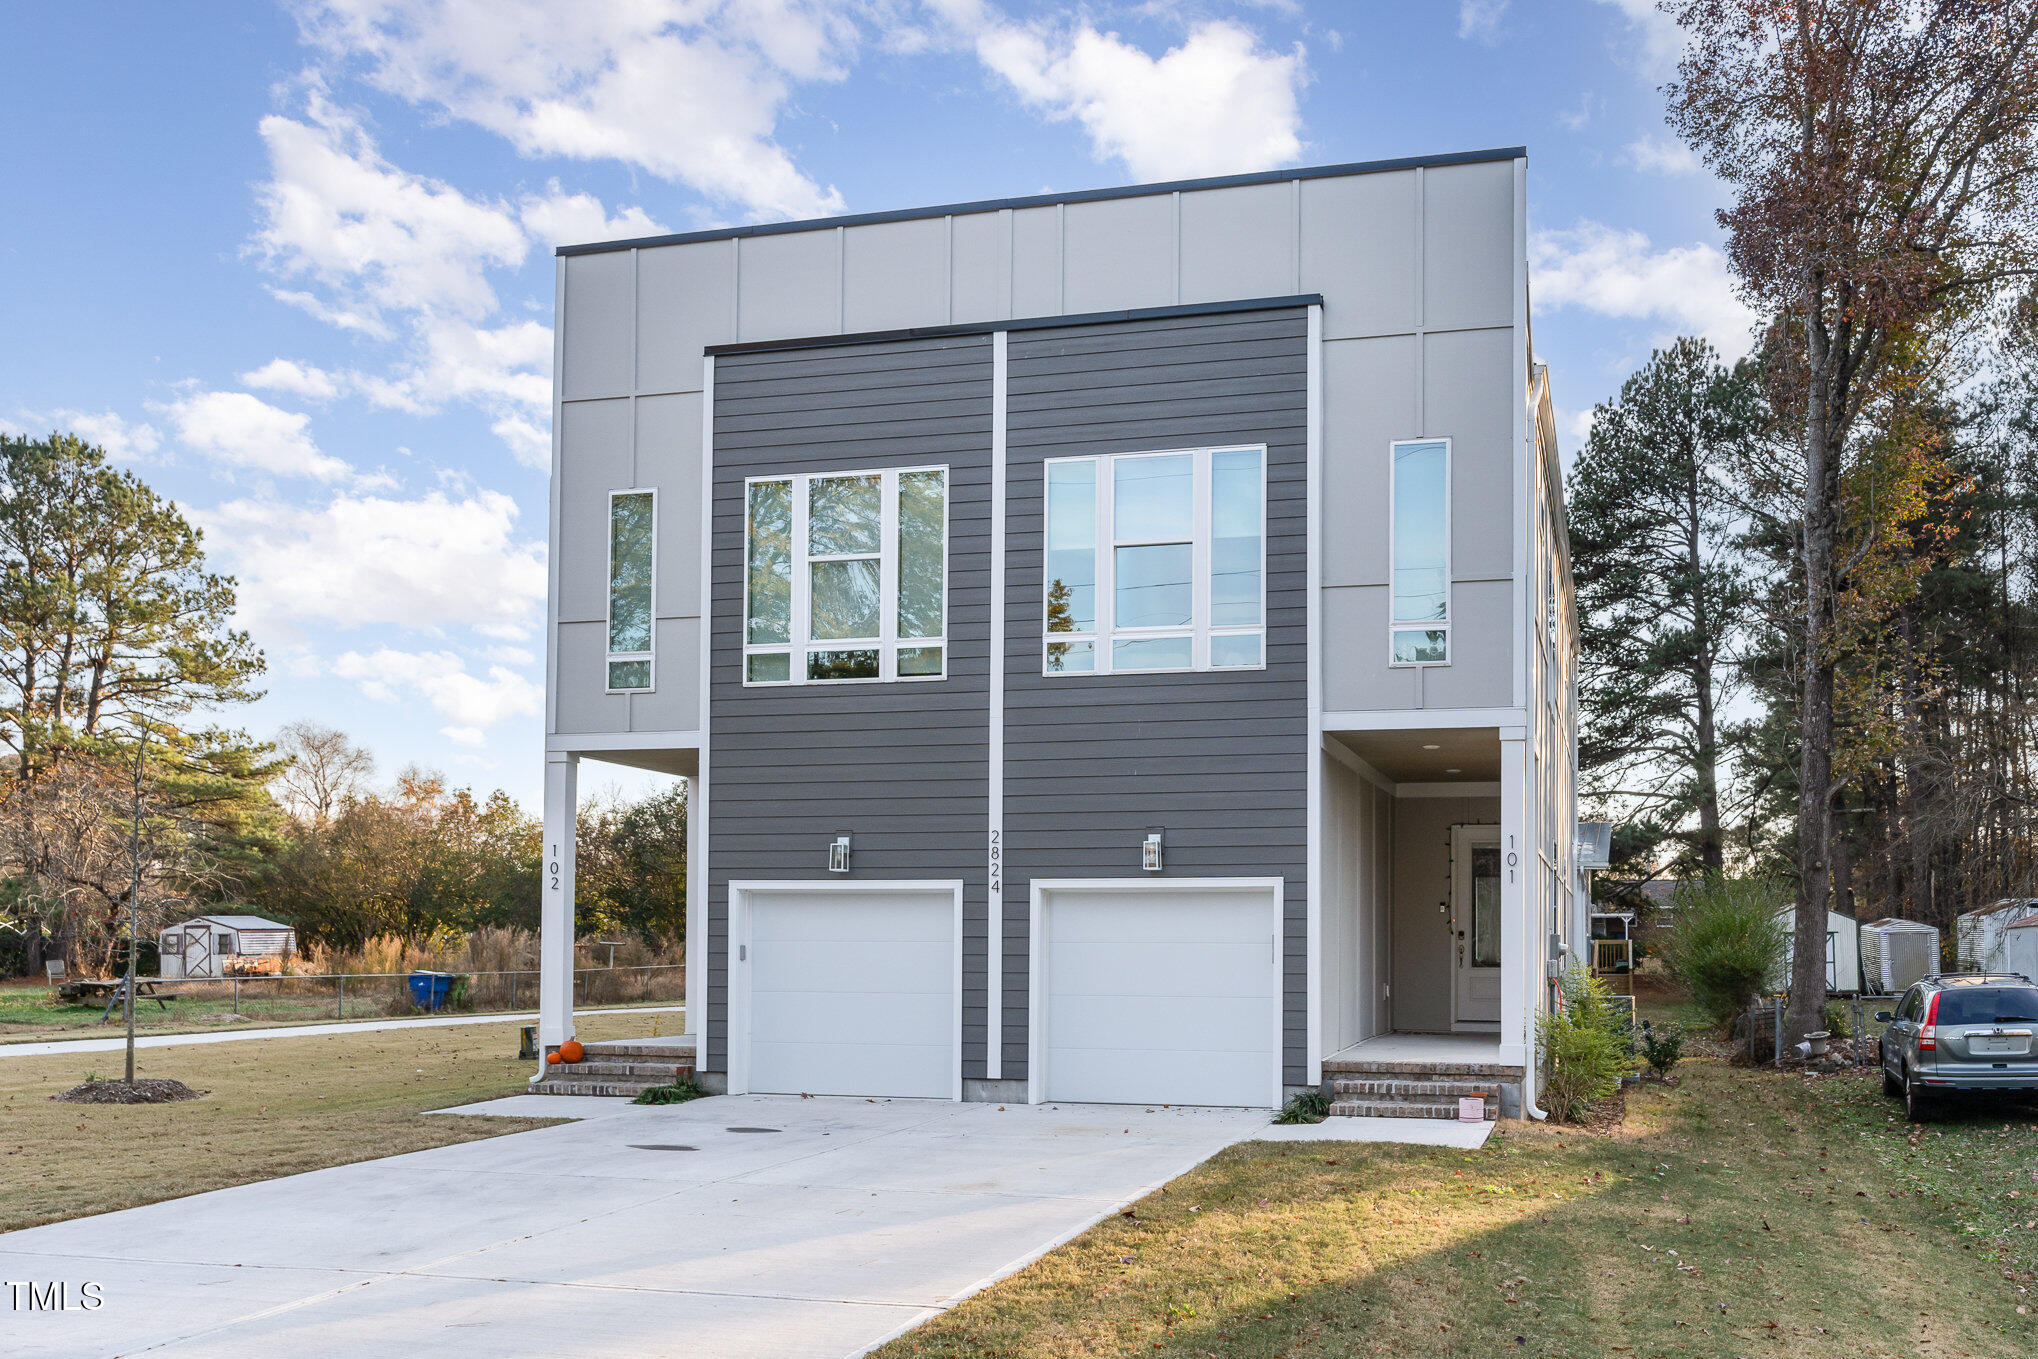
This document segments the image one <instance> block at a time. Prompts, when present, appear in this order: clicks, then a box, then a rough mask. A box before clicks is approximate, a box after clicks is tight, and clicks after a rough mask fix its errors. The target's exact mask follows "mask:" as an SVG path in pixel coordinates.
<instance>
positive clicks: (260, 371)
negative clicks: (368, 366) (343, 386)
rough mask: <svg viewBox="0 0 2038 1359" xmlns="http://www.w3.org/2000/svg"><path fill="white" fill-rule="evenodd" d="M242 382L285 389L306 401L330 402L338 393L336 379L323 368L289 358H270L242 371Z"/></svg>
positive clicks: (338, 388) (263, 388) (273, 390)
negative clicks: (244, 371) (259, 365)
mask: <svg viewBox="0 0 2038 1359" xmlns="http://www.w3.org/2000/svg"><path fill="white" fill-rule="evenodd" d="M241 385H242V386H245V387H259V388H261V389H262V390H263V391H265V392H288V393H289V394H290V395H292V396H298V397H303V398H304V399H305V400H307V401H330V400H332V399H333V398H334V397H336V396H338V395H339V394H340V382H339V379H338V378H336V377H334V376H333V375H332V374H331V373H328V372H327V371H326V370H325V369H323V368H315V367H313V366H312V365H311V364H308V363H298V362H296V361H295V360H292V359H271V360H269V361H268V362H267V363H265V364H263V365H262V366H261V367H260V368H257V369H255V370H253V371H252V372H247V373H242V374H241Z"/></svg>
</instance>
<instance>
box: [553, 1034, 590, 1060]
mask: <svg viewBox="0 0 2038 1359" xmlns="http://www.w3.org/2000/svg"><path fill="white" fill-rule="evenodd" d="M585 1056H587V1049H586V1048H584V1047H582V1046H581V1045H580V1040H579V1039H578V1038H569V1039H567V1040H566V1041H565V1042H563V1043H561V1044H560V1045H559V1057H560V1060H562V1061H567V1062H577V1061H579V1060H580V1059H581V1058H583V1057H585Z"/></svg>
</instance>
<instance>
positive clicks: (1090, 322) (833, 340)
mask: <svg viewBox="0 0 2038 1359" xmlns="http://www.w3.org/2000/svg"><path fill="white" fill-rule="evenodd" d="M1322 305H1323V294H1322V293H1296V294H1294V295H1293V296H1291V297H1249V298H1242V299H1240V300H1237V301H1232V302H1185V303H1183V304H1181V305H1180V306H1174V307H1133V308H1129V309H1127V310H1125V311H1087V312H1080V313H1076V314H1073V315H1068V316H1022V317H1019V318H1017V319H1015V320H1011V321H959V322H957V323H956V324H954V325H947V326H910V327H907V328H905V329H903V330H863V331H857V332H855V333H854V334H849V335H807V336H802V337H800V338H798V339H790V340H740V341H736V342H733V343H730V344H711V345H708V346H706V347H705V348H704V349H702V351H701V352H702V353H703V354H706V355H708V356H709V357H711V358H712V357H717V356H720V355H723V354H762V353H767V352H769V351H771V350H774V349H826V348H829V347H831V346H835V345H846V344H889V343H892V342H894V341H897V340H939V339H945V338H948V337H951V336H957V335H989V334H991V333H992V332H994V331H1000V330H1049V329H1052V328H1054V327H1056V326H1096V325H1108V324H1110V323H1111V322H1113V321H1160V320H1166V319H1167V318H1168V317H1171V316H1217V315H1222V314H1224V313H1226V312H1235V311H1279V310H1284V309H1286V308H1289V307H1320V306H1322Z"/></svg>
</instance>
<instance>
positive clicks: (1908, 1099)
mask: <svg viewBox="0 0 2038 1359" xmlns="http://www.w3.org/2000/svg"><path fill="white" fill-rule="evenodd" d="M1904 1117H1905V1118H1907V1119H1909V1120H1910V1121H1911V1122H1913V1123H1926V1122H1929V1121H1930V1120H1931V1117H1932V1105H1931V1104H1930V1103H1929V1102H1928V1101H1927V1100H1926V1098H1925V1092H1924V1090H1923V1089H1922V1088H1920V1087H1919V1085H1918V1083H1917V1082H1916V1081H1914V1080H1912V1079H1911V1078H1910V1076H1909V1075H1908V1074H1907V1075H1905V1077H1904Z"/></svg>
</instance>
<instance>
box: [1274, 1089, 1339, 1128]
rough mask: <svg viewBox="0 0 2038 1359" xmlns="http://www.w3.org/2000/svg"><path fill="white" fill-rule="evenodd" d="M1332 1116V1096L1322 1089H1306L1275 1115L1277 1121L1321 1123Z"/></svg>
mask: <svg viewBox="0 0 2038 1359" xmlns="http://www.w3.org/2000/svg"><path fill="white" fill-rule="evenodd" d="M1329 1117H1330V1096H1329V1095H1326V1094H1324V1093H1323V1092H1322V1091H1321V1090H1304V1091H1303V1092H1302V1093H1301V1094H1299V1095H1297V1096H1295V1098H1293V1099H1291V1100H1289V1101H1288V1102H1287V1104H1285V1105H1284V1106H1282V1109H1281V1112H1280V1113H1278V1114H1276V1115H1274V1122H1276V1123H1321V1122H1323V1120H1324V1119H1326V1118H1329Z"/></svg>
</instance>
